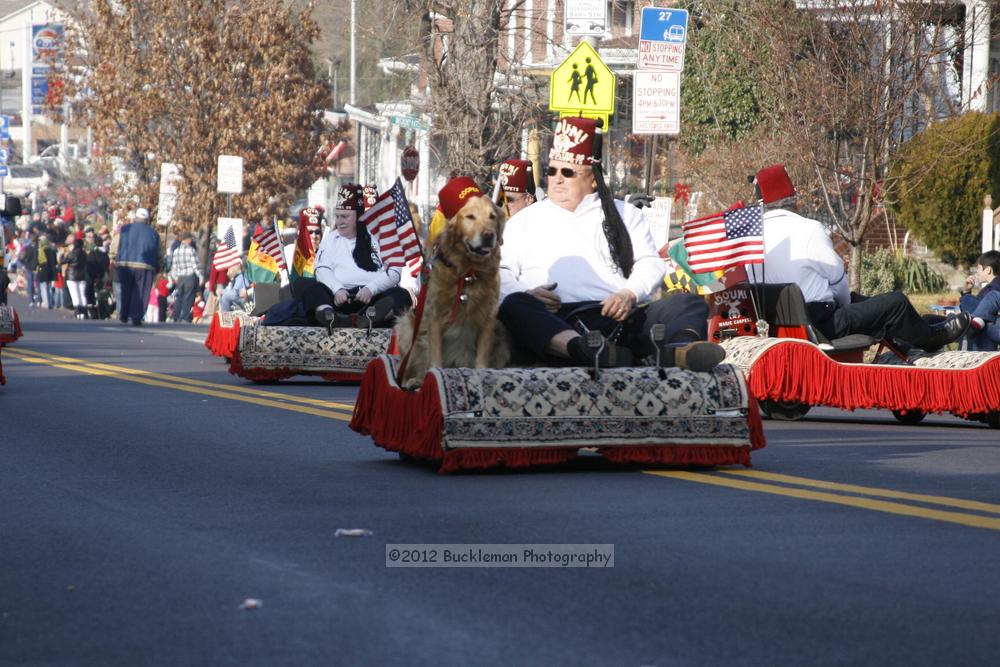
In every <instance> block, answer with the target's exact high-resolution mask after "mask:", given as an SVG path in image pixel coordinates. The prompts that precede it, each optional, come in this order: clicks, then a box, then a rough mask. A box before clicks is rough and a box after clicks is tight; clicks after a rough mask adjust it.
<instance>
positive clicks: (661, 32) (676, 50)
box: [632, 7, 688, 228]
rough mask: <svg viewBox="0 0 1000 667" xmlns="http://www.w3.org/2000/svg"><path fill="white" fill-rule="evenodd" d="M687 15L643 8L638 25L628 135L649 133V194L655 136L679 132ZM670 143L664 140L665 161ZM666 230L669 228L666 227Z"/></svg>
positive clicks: (683, 10)
mask: <svg viewBox="0 0 1000 667" xmlns="http://www.w3.org/2000/svg"><path fill="white" fill-rule="evenodd" d="M687 27H688V12H687V10H685V9H674V8H672V7H645V8H643V10H642V16H641V23H640V26H639V49H638V55H637V62H636V67H637V71H635V72H634V73H633V77H634V78H633V84H634V85H633V87H632V91H633V99H632V102H633V104H632V108H633V113H632V132H633V133H635V134H649V135H653V136H651V137H650V148H649V150H648V151H646V159H647V160H648V162H647V163H646V192H647V193H651V192H652V181H653V162H654V160H655V159H656V156H655V155H654V153H655V152H656V144H657V137H658V136H659V135H661V134H666V135H668V136H670V135H677V134H680V131H681V127H680V126H681V123H680V111H681V72H682V71H683V70H684V48H685V46H686V45H687ZM669 151H670V142H669V139H668V141H667V156H668V159H669V154H670V153H669ZM668 228H669V225H668Z"/></svg>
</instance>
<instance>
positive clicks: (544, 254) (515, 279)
mask: <svg viewBox="0 0 1000 667" xmlns="http://www.w3.org/2000/svg"><path fill="white" fill-rule="evenodd" d="M563 125H566V127H563ZM559 127H560V128H561V129H557V132H556V134H555V139H554V142H553V147H552V152H551V153H550V160H549V162H550V165H549V171H550V172H552V171H553V170H555V173H554V174H551V173H550V175H549V187H548V192H547V194H548V197H547V198H546V199H544V200H542V201H540V202H538V203H536V204H532V205H531V206H528V207H526V208H524V209H523V210H521V211H520V212H519V213H517V214H516V215H513V216H512V217H511V218H510V220H508V221H507V226H506V227H505V228H504V235H503V246H501V248H500V253H501V262H500V278H501V286H500V293H501V297H506V296H507V295H509V294H512V293H514V292H527V291H529V290H532V289H535V288H537V287H541V286H543V285H552V284H555V287H554V288H553V289H552V290H551V291H553V292H555V293H556V294H557V295H558V296H559V297H560V298H561V300H562V302H563V303H577V302H582V301H601V300H603V299H605V298H607V297H608V295H609V294H614V293H616V292H619V291H620V290H622V289H628V290H629V291H630V292H632V294H634V295H635V301H636V302H638V303H643V302H645V301H648V300H649V299H650V296H651V295H652V294H653V292H654V291H655V290H656V289H657V288H658V287H659V286H660V284H661V282H662V281H663V276H664V275H665V273H666V264H665V263H664V261H663V260H662V259H661V258H660V255H659V253H658V252H657V249H656V244H655V243H654V242H653V236H652V234H651V233H650V230H649V224H648V223H647V222H646V218H645V216H644V215H643V213H642V211H641V210H640V209H638V208H636V207H635V206H631V205H626V204H625V203H624V202H622V201H619V200H615V202H614V205H615V207H616V208H617V209H618V213H619V215H621V218H622V221H623V222H624V223H625V228H626V229H627V231H628V235H629V237H630V238H631V240H632V252H633V255H634V259H635V262H634V264H633V267H632V273H631V275H630V276H629V277H628V278H626V277H625V276H624V275H623V274H622V272H621V271H620V270H619V269H618V267H617V266H616V265H615V262H614V260H613V259H612V257H611V252H610V250H609V248H608V240H607V237H606V235H605V232H604V210H603V209H602V205H601V199H600V196H599V195H598V193H597V192H594V191H593V190H594V185H593V183H594V181H593V175H592V172H591V169H590V166H589V162H588V160H589V159H590V156H591V154H592V153H591V151H592V145H593V137H592V136H589V135H588V134H587V133H586V132H585V131H584V130H582V129H581V128H579V127H575V126H572V125H569V124H568V123H566V122H565V120H563V121H560V126H559ZM584 193H586V194H584ZM581 195H582V198H581ZM577 200H579V203H578V204H577V205H576V207H575V208H573V209H572V210H570V209H569V208H566V207H565V202H567V201H568V202H574V201H577ZM560 202H562V203H563V204H564V205H560Z"/></svg>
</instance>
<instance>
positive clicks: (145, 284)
mask: <svg viewBox="0 0 1000 667" xmlns="http://www.w3.org/2000/svg"><path fill="white" fill-rule="evenodd" d="M132 274H133V275H134V276H135V292H133V300H134V303H133V305H132V312H131V316H132V319H133V321H135V320H140V321H141V320H142V319H143V318H145V317H146V306H148V305H149V292H150V290H152V289H153V272H152V271H151V270H150V269H139V270H136V271H133V272H132ZM197 280H198V279H197V277H195V283H196V285H197ZM193 295H194V292H192V296H193Z"/></svg>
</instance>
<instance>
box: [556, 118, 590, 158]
mask: <svg viewBox="0 0 1000 667" xmlns="http://www.w3.org/2000/svg"><path fill="white" fill-rule="evenodd" d="M600 133H601V128H600V127H599V126H598V124H597V120H596V119H594V118H560V119H559V124H558V125H556V132H555V135H554V136H553V137H552V148H551V149H549V160H559V161H561V162H571V163H573V164H593V163H594V162H595V161H596V160H597V159H599V156H598V155H596V154H595V153H596V152H597V151H599V150H600V149H599V146H600V144H599V143H596V142H595V141H594V139H595V137H597V135H599V134H600ZM595 143H596V145H595ZM595 149H597V150H595Z"/></svg>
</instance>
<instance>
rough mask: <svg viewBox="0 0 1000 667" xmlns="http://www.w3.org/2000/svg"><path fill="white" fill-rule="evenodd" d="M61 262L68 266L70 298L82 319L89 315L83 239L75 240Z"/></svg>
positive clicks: (67, 282)
mask: <svg viewBox="0 0 1000 667" xmlns="http://www.w3.org/2000/svg"><path fill="white" fill-rule="evenodd" d="M61 263H62V264H63V265H65V266H66V273H65V276H66V284H67V286H68V287H69V298H70V299H71V300H72V302H73V312H74V313H75V314H76V318H77V319H79V320H82V319H84V318H85V317H87V293H86V290H87V252H86V251H85V250H84V249H83V240H82V239H76V240H74V241H73V245H72V246H71V247H70V250H69V251H68V252H67V253H65V254H64V255H63V258H62V262H61Z"/></svg>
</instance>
